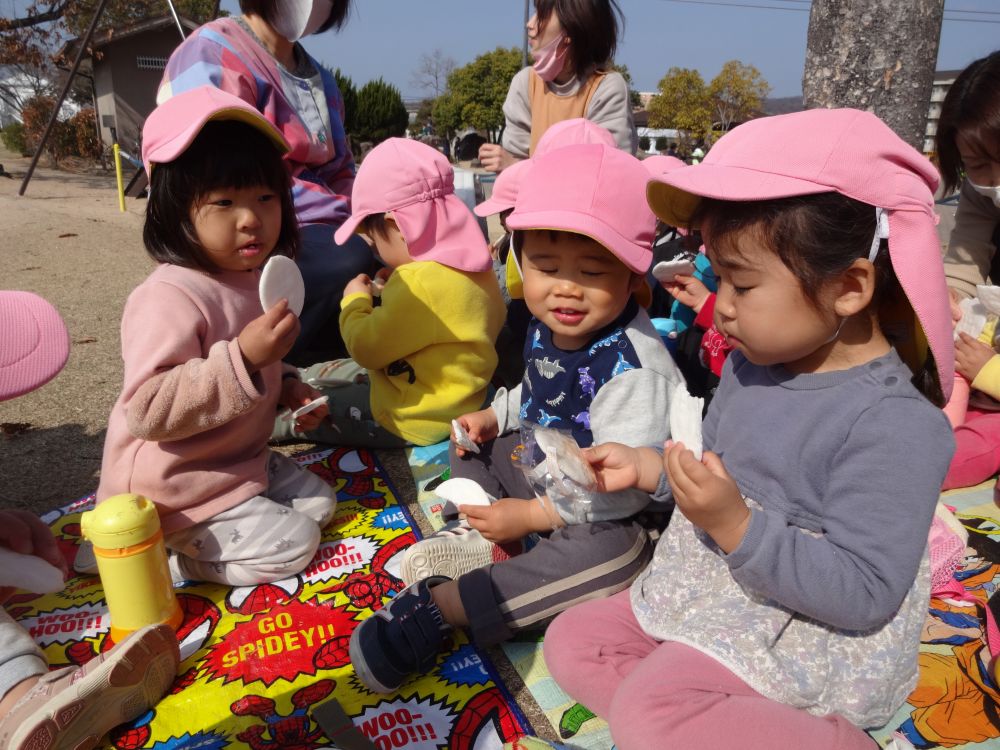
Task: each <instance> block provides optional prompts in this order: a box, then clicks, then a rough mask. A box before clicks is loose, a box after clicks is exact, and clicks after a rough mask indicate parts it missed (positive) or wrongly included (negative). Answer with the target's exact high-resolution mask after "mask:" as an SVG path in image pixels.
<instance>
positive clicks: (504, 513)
mask: <svg viewBox="0 0 1000 750" xmlns="http://www.w3.org/2000/svg"><path fill="white" fill-rule="evenodd" d="M648 179H649V178H648V174H647V173H646V171H645V170H644V169H643V167H642V165H641V164H640V162H639V161H638V160H637V159H635V157H632V156H629V155H628V154H625V153H623V152H621V151H619V150H617V149H614V148H610V147H608V146H605V145H597V144H581V145H575V146H568V147H566V148H561V149H557V150H553V151H552V152H551V153H548V154H545V155H543V156H539V157H537V158H533V159H532V165H531V169H530V172H529V173H528V179H526V180H525V182H524V183H523V184H522V185H521V186H520V189H519V191H518V194H517V200H516V204H515V208H514V212H513V213H512V214H511V215H510V217H509V218H508V225H509V226H510V227H511V228H512V229H513V230H514V247H515V252H516V253H518V254H519V256H520V263H521V269H522V271H523V277H524V298H525V301H526V302H527V305H528V308H529V309H530V310H531V312H532V314H533V316H534V319H533V321H532V323H531V325H530V326H529V330H528V337H527V340H526V341H525V346H524V354H525V361H526V370H525V373H524V377H523V380H522V382H521V384H520V385H518V386H517V387H515V388H513V389H512V390H510V391H508V390H507V389H504V388H501V389H499V390H498V391H497V394H496V397H495V398H494V400H493V402H492V405H491V406H490V407H488V408H486V409H483V410H481V411H474V412H471V413H467V414H465V415H463V416H462V417H460V418H459V423H460V424H461V425H462V426H463V427H464V429H465V430H466V431H467V432H468V434H469V436H470V437H471V439H472V440H473V441H475V442H476V443H478V444H479V445H478V448H479V453H478V454H475V455H473V454H470V453H467V452H466V451H464V450H461V449H458V448H457V447H456V446H455V445H454V444H453V445H452V456H451V467H452V476H454V477H464V478H467V479H472V480H475V481H477V482H478V483H479V484H480V485H481V486H482V487H483V489H484V490H485V491H486V492H487V493H488V494H490V495H492V496H494V497H498V498H502V499H500V500H498V501H496V502H494V503H493V504H492V505H488V506H473V505H461V506H459V511H460V512H461V513H464V514H465V515H466V517H467V523H464V524H462V523H460V524H459V525H458V526H455V527H449V528H446V529H445V530H443V532H442V533H440V534H439V535H435V536H434V537H431V538H429V539H426V540H424V541H422V542H418V543H417V544H416V545H414V546H413V547H411V548H410V549H409V550H407V552H406V553H405V555H404V558H403V562H402V571H401V576H402V578H403V580H404V582H406V583H408V584H410V585H409V586H408V587H407V588H406V589H404V590H403V591H401V592H400V593H399V594H397V595H396V597H395V598H394V599H393V600H392V601H391V602H389V603H388V604H387V605H386V606H385V608H383V609H382V610H380V611H379V612H376V613H375V615H373V616H372V617H370V618H368V619H367V620H365V621H364V622H362V623H361V624H360V625H359V626H358V627H357V628H356V629H355V631H354V633H353V635H352V638H351V660H352V662H353V664H354V667H355V670H356V673H357V675H358V677H359V678H360V679H361V680H362V682H364V683H365V684H366V685H367V686H368V687H369V688H371V689H372V690H376V691H379V692H391V691H393V690H395V689H397V688H398V687H399V686H400V685H401V684H402V683H403V682H404V681H405V680H406V679H407V677H408V676H409V675H410V674H413V673H415V672H421V673H422V672H425V671H427V670H428V669H430V668H431V667H433V665H434V663H435V660H436V658H437V655H438V652H439V650H440V647H441V645H442V644H443V643H444V642H445V641H446V640H447V639H448V638H449V637H450V634H451V632H452V630H453V629H454V628H455V627H459V626H466V627H468V629H469V631H470V633H471V635H472V638H473V639H474V640H475V641H476V642H477V643H478V644H481V645H492V644H496V643H498V642H501V641H503V640H506V639H508V638H510V637H511V636H512V634H513V633H515V632H517V631H520V630H524V629H526V628H538V627H543V626H544V625H545V624H546V623H547V622H548V620H549V619H550V618H551V617H552V616H553V615H554V614H555V613H556V612H560V611H562V610H563V609H565V608H566V607H569V606H570V605H572V604H575V603H577V602H580V601H586V600H589V599H593V598H600V597H604V596H607V595H609V594H610V593H612V592H616V591H621V590H623V589H625V588H626V587H627V586H628V585H629V584H630V583H631V581H632V580H633V579H634V578H635V577H636V576H637V575H639V573H640V571H641V570H642V569H643V568H644V567H645V565H646V564H647V562H648V561H649V559H650V557H651V555H652V549H653V542H652V541H651V537H650V534H649V532H648V530H647V529H648V528H657V529H658V528H659V527H660V526H661V525H662V524H663V523H664V522H665V519H664V516H663V514H646V513H644V511H646V510H647V509H648V506H649V504H650V497H649V493H648V492H644V491H639V490H633V489H624V490H622V491H620V492H612V493H605V492H598V491H595V492H592V493H589V495H588V497H587V499H588V500H589V501H590V502H589V511H587V512H585V513H584V512H580V509H579V508H578V507H575V506H573V507H570V506H569V505H563V504H554V503H553V502H552V501H550V500H549V498H547V497H545V496H541V497H537V498H536V497H535V491H534V490H533V488H532V487H531V485H530V483H529V482H528V480H527V479H526V478H525V475H524V473H522V472H521V471H520V470H519V469H518V468H516V467H514V466H513V465H512V463H511V459H510V456H511V452H512V450H513V449H514V448H515V447H516V446H517V445H518V444H519V443H521V442H522V439H523V438H522V434H521V432H520V428H522V427H525V428H527V427H529V426H531V425H544V426H546V427H553V428H558V429H561V430H564V431H566V432H567V433H569V434H571V435H572V437H573V438H574V439H575V440H576V442H577V443H578V444H579V445H581V446H588V445H590V444H591V443H592V442H594V441H595V440H597V441H605V440H617V441H622V442H624V443H627V444H629V445H636V446H643V445H649V446H656V445H661V444H662V443H663V441H664V440H665V439H666V437H667V436H668V432H669V429H668V420H667V419H666V418H665V415H667V414H668V412H669V410H670V399H671V397H672V394H673V391H674V389H675V388H676V387H678V386H679V385H680V384H681V377H680V374H679V372H678V370H677V368H676V366H675V365H674V363H673V360H672V359H671V358H670V355H669V354H668V353H667V351H666V349H665V348H664V347H663V344H662V342H661V341H660V338H659V336H658V335H657V333H656V331H655V330H654V329H653V326H652V324H651V323H650V321H649V318H648V316H647V315H646V313H645V311H644V310H643V309H642V308H641V307H640V306H639V304H638V302H637V301H636V299H635V296H634V293H635V292H636V291H637V290H639V289H640V288H641V286H642V284H643V283H644V274H645V272H646V271H647V270H648V268H649V263H650V259H651V257H652V251H651V247H650V246H651V242H652V239H653V226H654V224H655V220H654V217H653V215H652V213H651V212H650V211H649V208H648V207H647V206H646V204H645V201H644V200H643V196H644V193H645V188H646V183H647V181H648ZM647 516H652V517H647ZM533 532H540V533H542V534H543V538H542V539H541V540H540V541H539V542H538V543H537V544H536V545H535V546H534V547H533V548H532V549H530V550H529V551H527V552H525V553H523V554H520V555H515V556H514V557H509V559H505V558H507V557H508V555H509V553H508V552H507V551H506V550H504V549H502V548H501V545H503V546H506V545H507V544H508V543H520V542H521V540H522V539H523V538H524V537H526V536H528V535H529V534H531V533H533ZM496 560H500V562H494V561H496ZM441 573H446V575H441Z"/></svg>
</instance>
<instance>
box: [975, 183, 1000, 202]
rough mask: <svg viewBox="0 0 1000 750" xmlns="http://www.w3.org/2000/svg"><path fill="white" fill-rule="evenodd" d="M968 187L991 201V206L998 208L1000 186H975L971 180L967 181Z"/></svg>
mask: <svg viewBox="0 0 1000 750" xmlns="http://www.w3.org/2000/svg"><path fill="white" fill-rule="evenodd" d="M969 187H971V188H972V189H973V190H975V191H976V192H977V193H979V194H980V195H985V196H986V197H987V198H989V199H990V200H991V201H993V205H994V206H996V207H997V208H1000V186H998V187H993V186H992V185H977V184H976V183H974V182H973V181H972V180H969Z"/></svg>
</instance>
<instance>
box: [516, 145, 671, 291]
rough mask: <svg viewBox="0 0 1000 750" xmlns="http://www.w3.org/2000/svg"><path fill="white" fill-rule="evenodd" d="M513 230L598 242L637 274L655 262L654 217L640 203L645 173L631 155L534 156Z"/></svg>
mask: <svg viewBox="0 0 1000 750" xmlns="http://www.w3.org/2000/svg"><path fill="white" fill-rule="evenodd" d="M531 161H532V165H531V173H530V177H531V179H529V180H525V181H524V184H523V185H521V189H520V190H519V191H518V194H517V203H516V204H515V206H514V213H512V214H511V215H510V216H509V217H507V226H508V227H510V228H511V229H561V230H563V231H567V232H575V233H576V234H582V235H586V236H587V237H590V238H591V239H593V240H596V241H597V242H599V243H601V244H602V245H604V247H606V248H607V249H608V250H610V251H611V252H612V253H614V255H615V256H616V257H617V258H618V259H619V260H621V261H622V263H624V264H625V265H626V266H628V267H629V268H630V269H632V270H633V271H635V272H636V273H645V272H646V271H648V270H649V264H650V262H651V261H652V259H653V251H652V244H653V233H654V230H655V228H656V217H654V216H653V214H652V212H651V211H650V209H649V206H648V205H647V204H646V201H645V200H644V196H645V194H646V183H647V182H649V173H648V172H647V171H646V170H645V169H643V166H642V163H641V162H640V161H639V160H638V159H636V158H635V157H634V156H630V155H629V154H626V153H625V152H624V151H619V150H618V149H617V148H613V147H610V146H605V145H598V144H580V145H576V146H566V147H564V148H558V149H556V150H554V151H551V152H549V153H547V154H543V155H542V156H537V157H533V158H532V160H531Z"/></svg>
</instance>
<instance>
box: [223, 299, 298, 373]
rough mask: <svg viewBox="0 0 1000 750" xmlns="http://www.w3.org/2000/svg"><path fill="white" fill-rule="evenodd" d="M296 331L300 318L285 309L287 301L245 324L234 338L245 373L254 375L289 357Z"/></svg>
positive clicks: (275, 305)
mask: <svg viewBox="0 0 1000 750" xmlns="http://www.w3.org/2000/svg"><path fill="white" fill-rule="evenodd" d="M299 328H300V325H299V319H298V318H297V317H296V316H295V313H293V312H292V311H291V310H289V309H288V300H286V299H283V300H280V301H278V302H276V303H275V304H274V306H272V307H271V309H270V310H268V311H267V312H265V313H264V314H263V315H261V316H260V317H259V318H254V319H253V320H251V321H250V322H249V323H247V324H246V327H245V328H244V329H243V330H242V331H240V335H239V337H238V338H237V341H238V343H239V346H240V351H241V352H243V360H244V361H245V362H246V364H247V370H249V371H250V372H251V374H252V373H255V372H257V371H258V370H260V369H261V368H264V367H266V366H267V365H269V364H272V363H274V362H277V361H278V360H280V359H281V358H282V357H284V356H285V355H286V354H288V351H289V350H290V349H291V348H292V344H294V343H295V339H296V337H297V336H298V335H299Z"/></svg>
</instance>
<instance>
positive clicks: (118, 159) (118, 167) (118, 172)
mask: <svg viewBox="0 0 1000 750" xmlns="http://www.w3.org/2000/svg"><path fill="white" fill-rule="evenodd" d="M111 150H112V151H113V152H114V155H115V176H116V177H117V178H118V210H119V211H121V212H122V213H125V188H124V186H123V185H122V155H121V153H120V151H121V149H119V148H118V144H117V143H116V144H115V145H114V146H113V147H112V149H111Z"/></svg>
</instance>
